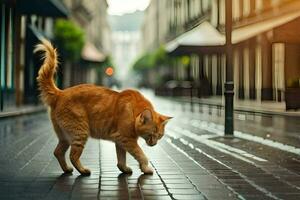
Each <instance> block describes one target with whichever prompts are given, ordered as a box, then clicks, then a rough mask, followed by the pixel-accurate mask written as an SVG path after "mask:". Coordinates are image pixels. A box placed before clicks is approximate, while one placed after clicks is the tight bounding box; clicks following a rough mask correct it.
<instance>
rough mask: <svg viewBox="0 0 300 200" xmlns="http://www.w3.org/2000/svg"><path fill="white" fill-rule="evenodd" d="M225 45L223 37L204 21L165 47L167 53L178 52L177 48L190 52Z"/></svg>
mask: <svg viewBox="0 0 300 200" xmlns="http://www.w3.org/2000/svg"><path fill="white" fill-rule="evenodd" d="M224 44H225V36H224V35H222V34H221V33H220V32H219V31H218V30H217V29H216V28H215V27H213V26H212V25H211V24H210V23H209V22H207V21H205V22H203V23H202V24H200V25H199V26H197V27H196V28H194V29H192V30H190V31H188V32H186V33H184V34H182V35H181V36H179V37H177V38H176V39H175V40H173V41H171V42H169V43H168V44H167V45H166V50H167V52H170V53H171V52H175V51H177V52H179V50H180V49H179V48H184V49H186V50H188V48H190V49H191V50H193V49H195V48H197V47H199V46H204V47H210V46H223V45H224Z"/></svg>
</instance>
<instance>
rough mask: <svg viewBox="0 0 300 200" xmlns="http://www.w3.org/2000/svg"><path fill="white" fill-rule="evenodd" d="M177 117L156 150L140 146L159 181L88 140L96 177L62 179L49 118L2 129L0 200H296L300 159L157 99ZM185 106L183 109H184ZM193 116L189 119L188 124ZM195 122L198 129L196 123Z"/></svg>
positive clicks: (9, 122) (6, 122)
mask: <svg viewBox="0 0 300 200" xmlns="http://www.w3.org/2000/svg"><path fill="white" fill-rule="evenodd" d="M152 99H153V101H154V104H155V107H157V109H158V110H159V111H160V112H162V113H167V114H171V113H173V116H174V117H175V118H174V119H173V120H172V121H171V122H170V123H169V124H168V126H167V130H166V135H165V137H164V139H163V140H162V141H161V142H160V143H159V144H158V145H156V146H155V147H148V146H146V145H145V144H144V142H143V141H140V143H141V145H142V148H143V149H144V150H145V152H146V154H147V155H148V157H149V160H150V164H151V166H152V167H153V169H154V171H155V173H154V175H143V174H141V172H140V170H139V168H138V164H137V162H136V161H135V160H133V158H132V157H130V156H128V158H129V160H128V163H129V166H131V167H132V168H133V171H134V173H133V174H132V175H125V174H121V173H120V171H119V170H118V168H117V166H116V154H115V147H114V144H113V143H111V142H107V141H103V140H101V141H99V140H94V139H90V140H89V141H88V143H87V147H86V149H85V151H84V154H83V155H82V157H81V158H82V162H83V163H84V164H85V165H86V166H87V167H89V168H90V169H91V171H92V174H91V176H88V177H84V176H80V175H79V174H78V172H77V171H75V172H73V174H71V175H64V174H62V171H61V169H60V167H59V165H58V162H57V160H56V159H55V158H54V156H53V153H52V152H53V150H54V147H55V145H56V142H57V139H56V137H55V134H54V133H53V130H52V127H51V124H50V122H49V119H48V116H47V114H46V113H40V114H34V115H28V116H22V117H16V118H7V119H3V120H1V121H0V124H1V126H0V127H1V128H0V131H1V135H0V137H1V140H0V145H1V151H0V163H1V171H0V199H5V200H6V199H7V200H8V199H56V200H59V199H197V200H200V199H224V200H225V199H299V198H300V170H299V169H300V161H299V160H300V156H299V152H297V150H298V149H297V148H295V149H294V150H295V151H294V153H292V152H288V150H285V149H284V148H283V150H280V149H277V148H275V147H271V146H267V145H263V144H262V143H258V142H253V141H250V140H245V139H243V138H240V137H235V138H224V137H222V136H221V135H218V134H217V133H214V132H213V131H208V128H207V127H206V126H205V123H209V122H207V121H205V120H202V119H201V120H199V119H196V118H194V117H193V116H194V115H192V114H191V113H190V114H189V113H188V112H185V113H182V112H181V109H179V108H178V106H177V107H176V105H175V106H172V105H171V103H170V102H168V101H166V100H162V99H156V98H153V97H152ZM179 107H180V106H179ZM188 116H190V117H188ZM197 123H198V124H197Z"/></svg>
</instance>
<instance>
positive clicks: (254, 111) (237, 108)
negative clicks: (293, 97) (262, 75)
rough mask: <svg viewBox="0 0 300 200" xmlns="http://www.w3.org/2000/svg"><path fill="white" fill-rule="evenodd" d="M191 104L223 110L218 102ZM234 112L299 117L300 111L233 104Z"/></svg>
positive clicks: (185, 101) (188, 101) (178, 100)
mask: <svg viewBox="0 0 300 200" xmlns="http://www.w3.org/2000/svg"><path fill="white" fill-rule="evenodd" d="M160 98H162V99H166V100H171V101H176V102H182V103H191V101H190V100H187V99H178V98H170V97H160ZM192 104H199V105H208V106H213V107H217V108H221V109H223V110H224V105H222V104H218V103H209V102H201V101H197V102H195V101H192ZM234 111H235V112H245V113H252V114H261V115H278V116H284V117H300V112H289V111H282V112H280V111H271V110H255V109H251V108H243V107H240V106H234Z"/></svg>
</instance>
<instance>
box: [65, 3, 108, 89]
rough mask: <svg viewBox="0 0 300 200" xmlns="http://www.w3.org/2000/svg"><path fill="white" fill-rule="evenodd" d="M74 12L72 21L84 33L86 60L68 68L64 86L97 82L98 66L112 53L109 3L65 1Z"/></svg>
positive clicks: (84, 56) (83, 55) (84, 54)
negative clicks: (108, 14)
mask: <svg viewBox="0 0 300 200" xmlns="http://www.w3.org/2000/svg"><path fill="white" fill-rule="evenodd" d="M64 2H65V4H66V6H67V7H68V8H69V9H70V11H71V16H70V18H71V19H72V20H73V21H75V22H76V23H77V24H78V25H79V26H80V27H81V28H82V29H83V30H84V31H85V39H86V44H85V46H84V48H83V52H82V61H83V62H81V63H78V64H75V65H74V64H73V66H68V64H67V65H66V66H64V83H63V85H64V87H69V86H71V85H76V84H79V83H96V82H97V81H98V79H100V78H101V77H97V76H98V75H97V73H96V71H97V69H96V68H97V67H99V66H100V63H101V62H104V61H105V59H106V57H107V56H109V55H110V54H111V48H112V46H111V29H110V26H109V24H108V19H107V7H108V4H107V2H106V0H95V1H90V0H76V1H75V0H64Z"/></svg>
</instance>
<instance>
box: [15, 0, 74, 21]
mask: <svg viewBox="0 0 300 200" xmlns="http://www.w3.org/2000/svg"><path fill="white" fill-rule="evenodd" d="M16 8H17V11H18V12H19V13H21V14H24V15H31V14H35V15H39V16H45V17H68V14H69V12H68V9H67V8H66V7H65V5H64V4H63V3H62V1H61V0H18V1H17V5H16Z"/></svg>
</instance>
